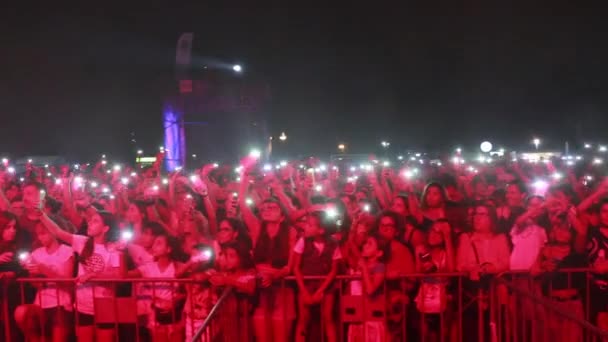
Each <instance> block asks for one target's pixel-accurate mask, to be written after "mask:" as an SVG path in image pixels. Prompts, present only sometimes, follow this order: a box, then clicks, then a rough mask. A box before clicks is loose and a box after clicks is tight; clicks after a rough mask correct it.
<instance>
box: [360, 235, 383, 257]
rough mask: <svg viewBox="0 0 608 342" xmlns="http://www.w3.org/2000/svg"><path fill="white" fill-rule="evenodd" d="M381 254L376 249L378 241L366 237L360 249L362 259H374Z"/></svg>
mask: <svg viewBox="0 0 608 342" xmlns="http://www.w3.org/2000/svg"><path fill="white" fill-rule="evenodd" d="M380 253H381V251H380V249H379V248H378V241H377V240H376V239H375V238H373V237H371V236H370V237H368V238H367V239H366V240H365V243H364V244H363V248H361V256H362V257H364V258H375V257H378V256H379V254H380Z"/></svg>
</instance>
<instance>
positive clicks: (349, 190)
mask: <svg viewBox="0 0 608 342" xmlns="http://www.w3.org/2000/svg"><path fill="white" fill-rule="evenodd" d="M344 193H346V194H349V195H352V194H354V193H355V185H354V184H353V183H346V184H345V185H344Z"/></svg>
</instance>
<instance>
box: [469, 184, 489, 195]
mask: <svg viewBox="0 0 608 342" xmlns="http://www.w3.org/2000/svg"><path fill="white" fill-rule="evenodd" d="M473 191H474V192H475V197H478V198H484V197H487V196H488V193H489V190H488V185H487V184H486V183H485V182H478V183H477V184H475V187H474V189H473Z"/></svg>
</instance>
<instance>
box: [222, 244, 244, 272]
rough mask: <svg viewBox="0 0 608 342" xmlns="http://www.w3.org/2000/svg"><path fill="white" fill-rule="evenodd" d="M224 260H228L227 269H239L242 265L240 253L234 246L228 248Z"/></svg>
mask: <svg viewBox="0 0 608 342" xmlns="http://www.w3.org/2000/svg"><path fill="white" fill-rule="evenodd" d="M224 260H225V262H226V269H228V270H230V271H234V270H236V269H238V268H239V267H240V265H241V260H240V259H239V254H238V253H237V252H236V250H234V249H232V248H228V249H226V251H225V252H224Z"/></svg>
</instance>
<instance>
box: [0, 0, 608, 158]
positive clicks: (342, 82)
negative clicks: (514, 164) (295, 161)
mask: <svg viewBox="0 0 608 342" xmlns="http://www.w3.org/2000/svg"><path fill="white" fill-rule="evenodd" d="M200 2H203V1H200ZM256 3H257V2H256ZM480 3H483V2H471V1H468V2H464V3H463V4H460V5H459V6H457V5H454V4H452V5H450V7H447V8H444V7H441V6H438V5H437V7H435V8H421V7H419V6H416V5H400V6H386V7H383V6H376V5H374V6H375V7H374V6H372V4H371V3H367V4H365V6H362V7H356V6H355V5H352V4H351V5H349V6H346V7H345V6H336V7H335V8H320V7H312V6H309V7H306V8H303V7H299V8H289V9H288V8H270V7H262V6H261V5H257V6H253V5H251V4H249V5H247V6H245V7H243V6H236V5H235V4H233V5H232V6H223V7H221V8H218V7H215V6H211V5H200V4H199V5H183V6H181V5H180V6H178V5H172V6H171V7H156V6H152V5H147V6H142V5H139V6H134V5H128V4H122V5H116V6H106V7H105V8H104V7H96V8H85V7H84V6H82V7H83V8H71V9H69V10H68V9H65V8H57V7H50V6H47V7H36V8H35V9H12V10H8V11H3V13H2V15H1V16H2V19H3V20H2V22H1V23H0V25H1V26H2V27H1V28H2V31H1V32H2V33H0V35H1V37H2V41H1V42H2V43H1V44H2V47H3V48H2V56H1V57H0V75H1V77H0V104H1V106H0V113H1V114H0V115H1V117H2V119H3V120H2V125H1V126H0V152H11V153H13V154H15V155H22V154H26V153H33V154H47V153H48V154H67V155H68V156H71V157H90V158H92V156H93V155H94V154H97V153H101V152H104V153H111V154H114V155H116V154H118V155H124V154H125V152H126V151H128V149H129V148H131V147H130V146H129V139H130V138H129V132H131V131H135V132H136V133H137V138H138V141H139V144H140V145H141V146H142V147H144V148H148V149H151V148H155V147H156V146H158V145H159V144H160V143H161V141H162V138H161V124H160V117H161V113H160V109H161V108H160V104H161V99H162V96H163V94H164V93H165V92H166V91H167V89H169V88H170V87H171V86H172V82H174V75H173V72H174V67H173V63H174V61H175V45H176V40H177V38H178V36H179V34H180V33H181V32H188V31H191V32H194V33H195V43H194V44H195V51H194V54H195V57H194V58H195V60H196V58H201V59H203V58H206V57H215V58H220V59H223V60H226V61H239V62H241V63H242V64H243V65H244V66H245V67H246V68H249V69H254V70H255V73H256V74H259V75H263V77H264V78H265V79H266V81H267V82H268V83H269V84H270V86H271V88H272V96H273V105H272V113H271V118H272V120H271V128H272V129H273V130H275V131H281V130H285V131H287V132H288V134H289V136H290V142H293V144H294V145H295V144H297V145H298V146H297V148H298V150H299V151H303V150H308V151H310V152H311V153H315V152H318V151H324V152H326V153H328V152H330V150H331V149H332V147H333V146H335V144H336V142H337V141H345V142H347V143H349V144H350V146H351V147H352V149H353V150H354V151H361V152H369V151H370V150H372V149H373V148H375V147H376V146H377V145H378V144H379V142H380V140H381V139H390V140H391V142H393V146H396V147H400V148H405V147H416V148H420V147H426V148H443V147H445V148H447V147H449V146H454V145H455V144H477V143H478V142H479V141H481V139H486V138H487V139H492V140H493V141H496V142H497V143H499V144H505V145H522V143H523V144H524V145H525V142H527V141H528V140H529V139H531V137H532V136H533V135H538V136H541V137H543V139H544V140H546V141H547V143H548V144H552V145H554V146H559V145H561V144H563V141H565V140H570V141H576V139H601V138H602V134H603V133H604V132H605V131H606V128H608V100H607V97H606V95H607V94H608V84H607V82H606V80H607V79H608V78H607V76H608V67H607V66H606V63H607V61H608V47H607V46H608V44H606V43H607V40H608V39H607V38H606V33H607V32H608V24H606V20H604V18H603V17H602V14H603V12H604V11H603V8H602V7H599V6H598V7H595V8H594V7H589V6H591V5H588V4H587V7H586V8H584V9H580V8H579V9H573V8H568V7H566V6H563V7H558V6H557V5H555V4H553V5H551V6H548V5H544V6H540V5H538V6H535V8H531V5H525V6H519V7H520V8H518V6H515V5H513V4H512V3H509V4H506V3H505V4H504V7H501V8H489V7H482V6H483V5H480ZM507 5H508V6H507ZM532 12H533V13H532ZM577 127H578V128H577ZM332 131H333V132H335V133H329V132H332ZM296 142H297V143H296ZM371 146H374V147H373V148H372V147H371ZM294 147H295V146H294Z"/></svg>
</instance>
